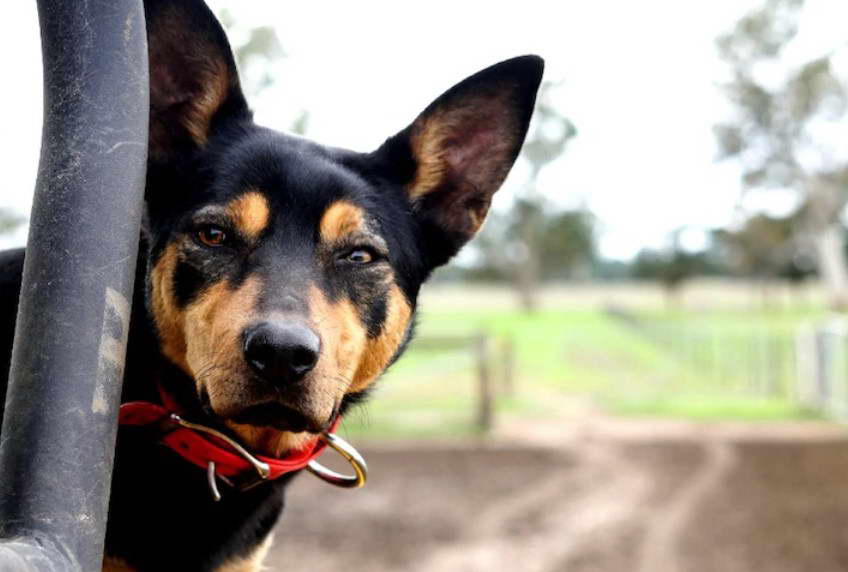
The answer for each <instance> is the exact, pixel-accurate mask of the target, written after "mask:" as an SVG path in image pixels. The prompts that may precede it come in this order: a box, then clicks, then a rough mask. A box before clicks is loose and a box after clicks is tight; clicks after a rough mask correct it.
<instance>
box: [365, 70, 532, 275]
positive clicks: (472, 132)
mask: <svg viewBox="0 0 848 572" xmlns="http://www.w3.org/2000/svg"><path fill="white" fill-rule="evenodd" d="M543 69H544V62H543V60H542V59H541V58H539V57H538V56H523V57H518V58H514V59H511V60H507V61H505V62H501V63H499V64H495V65H494V66H491V67H489V68H486V69H485V70H483V71H481V72H479V73H477V74H475V75H473V76H471V77H469V78H467V79H466V80H464V81H462V82H461V83H459V84H457V85H455V86H454V87H452V88H451V89H449V90H448V91H447V92H445V93H444V94H443V95H441V96H440V97H439V98H438V99H436V100H435V101H434V102H433V103H431V104H430V105H429V106H428V107H427V108H426V109H425V110H424V112H423V113H421V115H419V116H418V118H417V119H416V120H415V121H414V122H413V123H412V125H410V126H409V127H407V128H406V129H404V130H403V131H401V132H400V133H398V134H397V135H395V136H394V137H392V138H390V139H389V140H388V141H386V143H385V144H384V145H383V146H382V147H381V148H380V149H379V150H378V151H377V153H376V155H377V157H379V158H380V160H381V162H382V164H383V165H385V167H386V168H387V169H389V170H390V171H392V172H393V173H394V176H395V178H397V179H399V180H400V181H401V182H402V183H403V184H404V187H405V190H406V193H407V197H408V199H409V201H410V202H411V204H412V208H413V211H414V212H415V214H416V216H417V217H418V219H419V221H420V223H421V228H422V230H423V234H424V236H423V237H422V238H423V240H424V242H425V243H426V244H425V248H426V250H427V252H426V255H427V257H428V259H429V263H430V266H431V267H436V266H439V265H441V264H444V263H445V262H447V261H448V260H449V259H450V258H451V257H452V256H453V255H454V254H456V252H457V251H458V250H459V249H460V248H461V247H462V246H463V245H464V244H465V243H466V242H468V240H469V239H471V237H472V236H474V234H475V233H476V232H477V230H479V228H480V226H481V225H482V224H483V221H484V219H485V218H486V214H487V212H488V210H489V205H490V204H491V201H492V196H493V195H494V194H495V191H497V190H498V188H500V186H501V183H503V181H504V179H505V178H506V176H507V174H508V173H509V170H510V168H511V167H512V164H513V163H514V162H515V159H516V157H517V156H518V152H519V151H520V150H521V145H522V143H523V142H524V136H525V135H526V134H527V127H528V125H529V123H530V117H531V115H532V113H533V105H534V103H535V101H536V92H537V90H538V88H539V83H540V82H541V80H542V72H543Z"/></svg>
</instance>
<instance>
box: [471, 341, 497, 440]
mask: <svg viewBox="0 0 848 572" xmlns="http://www.w3.org/2000/svg"><path fill="white" fill-rule="evenodd" d="M474 348H475V353H476V354H477V391H478V409H477V426H478V427H479V428H480V430H481V431H482V432H483V433H488V432H489V431H490V430H491V429H492V417H493V415H492V405H493V399H492V380H491V371H490V369H489V338H488V336H487V335H486V334H485V333H480V334H478V335H477V336H476V338H475V340H474Z"/></svg>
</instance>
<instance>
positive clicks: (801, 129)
mask: <svg viewBox="0 0 848 572" xmlns="http://www.w3.org/2000/svg"><path fill="white" fill-rule="evenodd" d="M803 7H804V0H766V1H765V2H764V4H763V5H762V7H761V8H759V9H757V10H755V11H753V12H751V13H750V14H748V15H746V16H745V17H744V18H742V19H741V20H740V21H739V22H738V23H737V24H736V26H735V28H734V29H733V30H732V31H730V32H729V33H727V34H724V35H722V36H721V37H720V38H719V39H718V40H717V46H718V50H719V53H720V55H721V57H722V58H723V59H724V60H725V61H726V62H727V64H728V65H729V66H730V69H731V75H732V79H731V80H730V81H729V82H728V83H726V84H725V85H724V92H725V94H726V95H727V98H728V100H729V101H730V102H731V103H732V104H733V106H734V108H735V114H734V117H733V118H732V119H731V120H729V121H727V122H725V123H722V124H720V125H717V126H716V127H715V134H716V137H717V140H718V143H719V147H720V153H721V154H720V157H721V158H735V159H737V160H738V161H739V163H740V164H741V166H742V170H743V172H742V182H743V185H744V187H745V188H746V189H749V190H750V189H776V188H780V189H787V188H788V189H793V190H795V191H796V192H797V193H798V194H799V197H800V202H801V203H802V205H803V208H802V209H801V210H800V211H799V212H802V213H803V214H804V216H803V217H799V218H798V219H797V221H796V225H795V227H794V228H793V229H792V234H794V235H796V236H797V237H798V238H799V240H808V241H809V242H811V243H812V244H813V245H814V248H815V251H816V253H817V265H818V269H819V271H820V274H821V276H822V278H823V279H824V282H825V284H826V286H827V290H828V304H829V306H830V307H831V308H834V309H845V308H846V307H848V266H846V260H845V257H844V255H843V252H842V244H843V243H844V236H843V235H844V227H843V225H842V224H841V223H840V220H839V217H840V214H841V213H842V211H843V210H844V207H845V204H846V200H848V193H846V188H848V164H846V160H845V157H844V156H843V157H840V156H839V153H832V152H829V150H828V149H827V146H826V144H825V143H826V142H825V141H823V140H822V138H821V137H820V136H819V132H820V128H821V126H822V125H823V123H824V122H828V121H831V122H832V121H836V120H838V119H842V118H844V116H845V113H846V107H848V91H846V85H845V83H844V82H843V81H842V80H841V79H840V78H839V77H837V75H836V74H835V73H834V68H833V65H832V63H833V57H834V55H835V54H836V52H837V51H839V49H841V48H842V47H843V46H839V47H835V48H834V49H833V50H832V51H830V52H828V53H825V54H823V55H821V56H819V57H817V58H815V59H813V60H811V61H807V62H804V63H802V64H801V65H792V63H791V60H790V58H789V57H787V55H786V52H787V47H788V46H789V45H790V44H791V43H792V40H793V39H794V38H795V37H796V35H797V34H798V32H799V21H800V14H801V12H802V9H803ZM842 145H844V143H842Z"/></svg>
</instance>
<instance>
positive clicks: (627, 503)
mask: <svg viewBox="0 0 848 572" xmlns="http://www.w3.org/2000/svg"><path fill="white" fill-rule="evenodd" d="M575 445H576V446H575V448H574V450H572V449H571V448H570V447H569V452H570V453H571V454H572V455H575V457H576V465H575V466H576V469H575V471H573V472H570V473H569V474H567V475H558V476H553V477H551V478H550V479H547V480H546V481H544V482H543V483H541V484H537V485H536V486H534V487H533V488H528V489H526V490H525V491H524V493H523V494H520V495H513V496H511V497H509V498H507V499H504V500H503V501H502V502H500V503H498V504H495V505H493V506H491V507H490V508H488V509H487V510H486V511H485V512H483V513H482V514H480V515H477V516H475V517H474V526H473V529H470V532H469V533H468V534H467V535H463V536H462V537H460V538H457V539H456V541H455V542H453V543H452V544H450V545H447V546H444V547H441V548H440V549H438V550H436V551H434V552H432V553H431V554H429V555H428V557H427V558H425V559H424V560H423V561H422V562H419V563H418V565H417V566H416V567H415V569H414V570H415V571H417V572H432V571H433V570H451V571H458V572H464V571H469V572H471V571H478V570H501V569H506V568H505V566H504V564H505V563H512V565H511V566H507V567H514V569H520V570H521V571H522V572H544V571H546V570H548V569H549V568H550V565H551V563H552V562H559V561H563V560H565V559H567V558H568V557H569V555H571V554H572V553H574V552H575V551H577V550H579V549H580V547H582V546H583V545H584V543H585V542H588V541H590V539H596V538H597V536H598V535H599V534H602V531H603V530H604V529H607V528H609V527H614V526H616V525H617V524H619V523H621V522H623V521H625V520H626V519H627V518H628V517H629V516H630V515H631V514H632V513H633V511H634V510H635V508H636V507H637V506H639V505H640V503H642V502H643V500H644V498H645V497H646V496H647V494H648V493H649V491H650V483H649V481H648V479H647V478H646V475H645V472H644V471H640V470H636V469H634V467H632V466H631V465H630V463H629V462H627V461H625V460H624V459H623V458H622V456H621V455H620V453H619V452H618V451H616V450H615V449H614V447H612V446H610V445H609V444H608V443H603V442H598V441H595V440H588V441H585V442H583V443H580V444H579V445H577V444H575ZM576 490H580V491H583V492H582V494H575V491H576ZM532 514H538V515H541V516H540V517H539V521H538V522H536V523H535V524H534V531H533V533H532V534H521V535H514V534H513V535H511V534H510V533H509V527H510V523H515V522H521V521H526V520H527V519H528V516H529V515H532Z"/></svg>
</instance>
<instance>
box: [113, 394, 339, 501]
mask: <svg viewBox="0 0 848 572" xmlns="http://www.w3.org/2000/svg"><path fill="white" fill-rule="evenodd" d="M118 419H119V423H120V424H121V425H135V426H152V427H157V428H159V429H161V432H162V434H163V436H162V438H161V442H162V443H163V444H164V445H166V446H167V447H169V448H170V449H172V450H173V451H174V452H176V453H177V454H178V455H180V456H181V457H182V458H184V459H185V460H187V461H188V462H190V463H192V464H193V465H197V466H198V467H201V468H203V469H207V470H208V472H209V473H208V474H209V481H210V482H209V484H210V488H211V489H212V493H213V496H215V497H216V499H217V498H220V495H218V493H217V489H216V486H215V482H214V481H215V477H217V478H220V479H222V480H224V481H225V482H227V483H228V484H230V485H233V486H236V487H238V488H240V489H242V490H243V489H246V488H250V487H251V486H253V485H255V484H258V483H260V482H263V481H266V480H272V479H277V478H279V477H281V476H283V475H285V474H287V473H291V472H294V471H298V470H300V469H304V468H306V467H307V465H309V463H310V461H312V460H314V459H316V458H317V457H318V456H319V455H321V453H323V452H324V449H325V448H326V447H327V444H326V442H325V441H324V440H321V439H318V438H317V437H316V438H315V440H314V441H312V442H311V443H309V444H308V445H306V446H305V447H303V448H301V449H297V450H295V451H291V452H290V453H289V454H287V455H286V456H285V457H283V458H279V459H278V458H273V457H263V456H261V455H254V454H252V453H249V452H248V451H247V450H245V449H244V448H242V447H241V446H240V445H239V444H238V443H236V442H235V441H233V440H232V439H230V438H229V437H227V436H225V435H223V434H221V433H218V432H217V431H215V430H214V429H210V428H208V427H204V426H202V425H195V424H192V423H189V422H187V421H184V420H183V419H182V418H180V417H179V416H178V415H176V414H175V413H172V412H171V411H169V410H168V409H166V408H165V407H163V406H161V405H157V404H155V403H149V402H146V401H133V402H130V403H124V404H123V405H121V409H120V414H119V417H118ZM340 420H341V418H337V419H336V420H335V422H334V423H333V425H332V427H331V428H330V429H329V432H330V433H332V432H333V431H335V430H336V427H338V424H339V422H340ZM257 461H258V462H257ZM263 465H264V466H263ZM257 477H258V478H257Z"/></svg>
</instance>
